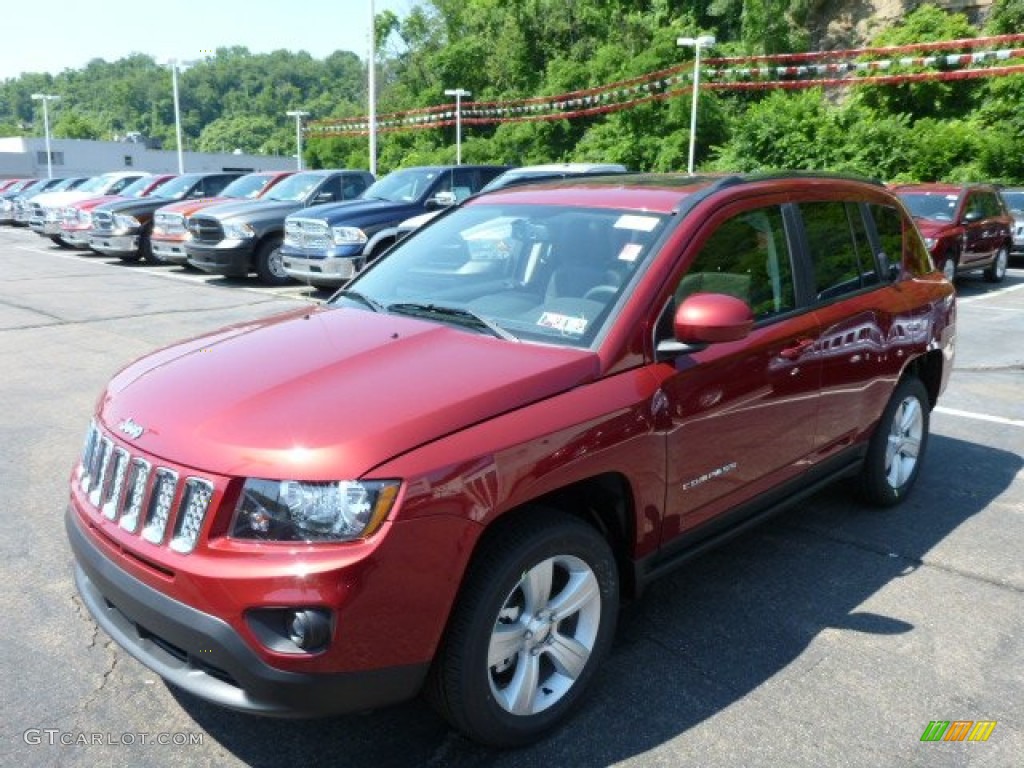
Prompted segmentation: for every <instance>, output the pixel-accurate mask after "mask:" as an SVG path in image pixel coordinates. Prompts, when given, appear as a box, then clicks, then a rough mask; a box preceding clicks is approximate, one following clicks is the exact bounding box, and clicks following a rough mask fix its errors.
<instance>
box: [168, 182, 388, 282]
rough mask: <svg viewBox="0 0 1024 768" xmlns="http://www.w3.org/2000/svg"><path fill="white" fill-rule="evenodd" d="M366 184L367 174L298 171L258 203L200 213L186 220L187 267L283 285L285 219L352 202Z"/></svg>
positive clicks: (231, 204)
mask: <svg viewBox="0 0 1024 768" xmlns="http://www.w3.org/2000/svg"><path fill="white" fill-rule="evenodd" d="M371 184H373V175H372V174H371V173H369V172H367V171H350V170H344V169H340V170H319V171H303V172H301V173H296V174H295V175H294V176H289V177H288V178H287V179H285V180H284V181H282V182H281V183H280V184H278V185H277V186H276V187H274V188H273V189H272V190H271V191H270V192H269V193H267V195H266V196H264V197H262V198H260V199H258V200H246V201H244V202H238V203H225V204H224V205H216V206H214V207H212V208H204V209H203V210H202V211H201V212H200V213H197V214H195V215H193V216H190V217H189V218H188V231H189V233H190V234H191V235H192V239H191V240H189V241H188V242H186V243H185V253H186V254H187V256H188V263H189V264H191V265H192V266H194V267H197V268H199V269H201V270H203V271H204V272H212V273H214V274H218V275H228V276H232V277H245V276H246V275H248V274H249V273H250V272H256V274H257V275H259V278H260V280H261V281H262V282H263V283H266V284H267V285H283V284H285V283H288V282H290V281H291V278H290V277H288V275H287V274H286V273H285V271H284V269H283V268H282V266H281V253H280V250H281V241H282V239H283V237H284V220H285V216H287V215H288V214H289V213H293V212H294V211H298V210H301V209H303V208H307V207H309V206H311V205H317V204H319V203H330V202H338V201H341V200H353V199H355V198H357V197H359V196H360V195H361V194H362V193H363V192H364V191H365V190H366V188H367V187H369V186H370V185H371Z"/></svg>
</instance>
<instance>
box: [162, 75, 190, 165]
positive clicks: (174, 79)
mask: <svg viewBox="0 0 1024 768" xmlns="http://www.w3.org/2000/svg"><path fill="white" fill-rule="evenodd" d="M167 64H168V66H170V68H171V88H172V89H173V90H174V135H175V136H176V137H177V140H178V173H179V174H180V173H184V172H185V158H184V156H183V155H182V152H181V106H180V105H179V104H178V70H179V69H180V68H182V67H188V66H190V65H192V64H195V60H194V59H193V60H191V61H182V60H181V59H168V60H167Z"/></svg>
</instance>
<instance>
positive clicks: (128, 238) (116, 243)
mask: <svg viewBox="0 0 1024 768" xmlns="http://www.w3.org/2000/svg"><path fill="white" fill-rule="evenodd" d="M89 247H90V248H92V249H93V250H94V251H97V252H99V253H102V254H105V255H107V256H134V255H136V254H137V253H138V252H139V236H138V235H94V234H90V235H89Z"/></svg>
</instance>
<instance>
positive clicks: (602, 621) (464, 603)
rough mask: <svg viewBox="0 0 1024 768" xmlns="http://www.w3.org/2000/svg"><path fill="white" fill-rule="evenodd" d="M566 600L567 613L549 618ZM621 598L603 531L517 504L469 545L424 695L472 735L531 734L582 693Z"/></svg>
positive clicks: (484, 738) (496, 741)
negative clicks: (496, 529)
mask: <svg viewBox="0 0 1024 768" xmlns="http://www.w3.org/2000/svg"><path fill="white" fill-rule="evenodd" d="M552 593H554V594H553V596H552ZM566 602H568V603H569V606H570V607H567V608H566V610H567V612H566V614H565V615H563V616H562V617H561V618H557V614H556V618H555V619H554V620H552V617H551V613H552V612H553V611H557V610H558V609H559V608H560V607H561V606H563V605H564V604H565V603H566ZM618 607H619V578H618V570H617V568H616V564H615V558H614V556H613V554H612V551H611V548H610V547H609V545H608V543H607V542H606V541H605V540H604V538H603V537H602V536H601V535H600V534H599V533H598V532H597V531H596V530H595V529H594V528H592V527H591V526H589V525H587V524H586V523H584V522H582V521H580V520H577V519H576V518H573V517H570V516H568V515H565V514H562V513H560V512H555V511H551V510H539V509H538V510H533V511H531V512H527V513H524V516H523V517H520V518H519V519H518V520H516V521H513V522H511V523H510V524H508V527H506V528H505V529H504V530H503V531H502V533H501V535H500V536H498V535H492V536H490V537H489V538H488V539H487V540H486V541H485V542H484V543H483V544H482V545H481V548H480V550H479V551H478V552H477V553H476V554H475V555H474V558H473V562H472V564H471V565H470V568H469V571H468V573H467V576H466V580H465V583H464V585H463V588H462V592H461V593H460V596H459V599H458V602H457V603H456V606H455V609H454V611H453V613H452V617H451V620H450V622H449V625H448V630H447V634H446V636H445V639H444V641H443V643H442V646H441V649H440V651H439V652H438V655H437V657H436V658H435V660H434V666H433V669H432V670H431V677H430V681H429V683H428V686H427V696H428V699H429V700H430V702H431V704H432V705H433V706H434V708H435V709H436V710H437V711H438V712H439V713H440V714H441V716H442V717H444V718H445V719H447V720H448V722H449V723H451V725H452V726H453V727H455V728H456V729H457V730H459V731H461V732H462V733H463V734H464V735H466V736H467V737H468V738H470V739H472V740H474V741H476V742H479V743H482V744H487V745H490V746H496V747H513V746H518V745H522V744H527V743H530V742H532V741H535V740H536V739H537V738H539V737H540V735H541V734H543V733H544V732H545V731H547V730H549V729H551V728H553V727H555V726H556V725H558V724H559V723H560V722H562V721H563V720H564V719H565V718H567V717H568V716H569V714H570V712H571V711H572V710H573V708H574V707H575V706H576V704H577V703H578V702H579V700H580V699H581V698H582V697H583V696H584V694H585V692H586V690H587V688H588V687H589V685H590V683H591V682H592V680H593V677H594V672H595V670H596V669H597V667H598V665H599V664H600V662H601V660H602V659H603V658H604V657H605V656H606V655H607V653H608V649H609V647H610V645H611V641H612V637H613V635H614V632H615V623H616V620H617V618H618ZM499 657H500V658H499Z"/></svg>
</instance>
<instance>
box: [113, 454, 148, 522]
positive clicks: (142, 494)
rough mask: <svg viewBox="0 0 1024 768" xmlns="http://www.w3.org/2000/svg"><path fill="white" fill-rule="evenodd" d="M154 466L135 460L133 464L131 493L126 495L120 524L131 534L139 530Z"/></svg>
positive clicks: (130, 483)
mask: <svg viewBox="0 0 1024 768" xmlns="http://www.w3.org/2000/svg"><path fill="white" fill-rule="evenodd" d="M151 468H152V465H151V464H150V463H149V462H148V461H146V460H145V459H138V458H137V459H133V460H132V463H131V479H130V481H129V483H128V487H129V488H131V491H130V492H129V493H126V494H125V501H124V504H125V508H124V511H123V513H122V514H121V520H120V522H119V523H118V525H120V526H121V527H122V528H124V529H125V530H126V531H129V532H130V533H135V531H136V530H138V528H139V517H141V515H142V504H143V502H145V500H146V486H147V485H148V484H149V472H150V469H151Z"/></svg>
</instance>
